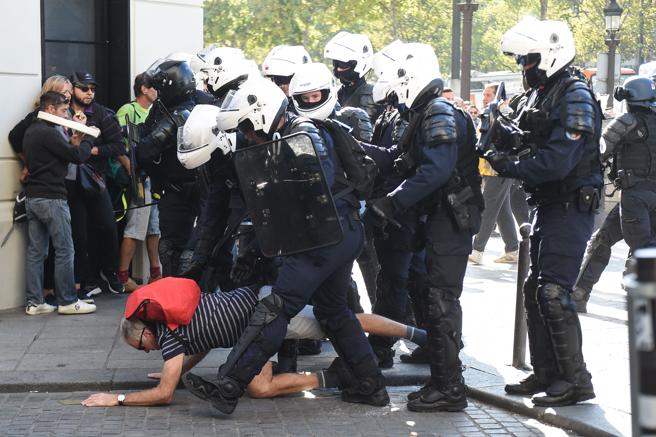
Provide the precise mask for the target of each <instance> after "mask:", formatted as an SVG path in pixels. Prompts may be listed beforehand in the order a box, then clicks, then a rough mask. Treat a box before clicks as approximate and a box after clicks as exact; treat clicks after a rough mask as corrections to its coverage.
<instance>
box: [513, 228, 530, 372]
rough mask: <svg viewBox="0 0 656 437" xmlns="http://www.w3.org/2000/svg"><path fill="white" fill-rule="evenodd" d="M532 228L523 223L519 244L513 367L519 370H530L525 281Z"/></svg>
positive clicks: (520, 229) (528, 263)
mask: <svg viewBox="0 0 656 437" xmlns="http://www.w3.org/2000/svg"><path fill="white" fill-rule="evenodd" d="M531 230H532V226H531V224H530V223H522V225H521V226H520V227H519V234H520V235H521V237H522V241H521V242H520V243H519V260H518V262H517V295H516V297H515V333H514V337H513V359H512V365H513V367H516V368H517V369H524V370H526V369H528V366H527V365H526V310H525V309H524V281H525V280H526V277H527V276H528V269H529V266H530V264H531V257H530V253H529V239H528V237H529V236H530V235H531Z"/></svg>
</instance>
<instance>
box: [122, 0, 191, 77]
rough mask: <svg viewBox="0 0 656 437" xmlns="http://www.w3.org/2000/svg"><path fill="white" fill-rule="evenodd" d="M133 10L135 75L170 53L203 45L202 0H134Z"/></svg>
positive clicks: (133, 70)
mask: <svg viewBox="0 0 656 437" xmlns="http://www.w3.org/2000/svg"><path fill="white" fill-rule="evenodd" d="M130 13H131V20H130V30H131V38H130V39H131V47H130V51H131V53H130V58H131V64H132V77H133V78H134V76H136V75H137V74H139V73H141V72H143V71H145V70H146V69H147V68H148V67H149V66H150V65H151V64H152V63H153V62H155V61H156V60H157V59H159V58H162V57H164V56H166V55H168V54H169V53H173V52H187V53H195V52H197V51H198V50H200V49H201V48H202V47H203V0H134V1H133V2H132V3H131V11H130Z"/></svg>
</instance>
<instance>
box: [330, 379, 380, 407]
mask: <svg viewBox="0 0 656 437" xmlns="http://www.w3.org/2000/svg"><path fill="white" fill-rule="evenodd" d="M342 400H343V401H344V402H351V403H355V404H367V405H373V406H374V407H384V406H385V405H387V404H389V401H390V399H389V395H388V394H387V389H385V378H384V377H383V376H382V375H380V376H370V377H367V378H359V379H358V381H357V383H356V384H355V385H352V386H350V387H346V388H344V389H343V390H342Z"/></svg>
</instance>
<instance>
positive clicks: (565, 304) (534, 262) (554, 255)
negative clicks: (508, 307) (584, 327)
mask: <svg viewBox="0 0 656 437" xmlns="http://www.w3.org/2000/svg"><path fill="white" fill-rule="evenodd" d="M501 50H502V51H503V52H504V53H507V54H510V55H514V56H515V59H516V61H517V63H518V64H519V65H521V66H522V67H523V75H524V79H525V80H526V83H527V84H528V86H529V87H530V90H529V91H528V92H527V94H526V96H525V98H524V99H523V100H522V101H520V103H519V106H518V111H519V114H520V115H521V116H520V119H519V120H520V128H522V129H523V130H525V131H529V132H530V135H529V136H528V137H525V138H524V139H523V140H522V141H523V145H525V146H527V147H531V150H532V151H533V153H532V156H531V158H530V159H524V160H520V161H518V162H516V161H515V160H514V159H513V158H511V157H510V155H509V154H508V153H505V152H502V151H501V152H496V153H495V152H494V151H492V152H488V153H487V154H486V158H487V159H488V160H489V161H490V163H491V165H492V167H493V168H494V169H495V170H496V171H497V172H498V173H499V174H500V175H501V176H505V177H512V178H515V179H521V180H522V181H523V182H524V184H525V188H526V191H527V192H528V193H530V201H529V203H531V204H532V205H535V206H536V210H535V217H534V222H533V233H532V235H531V240H530V242H531V250H530V255H531V271H530V275H529V277H528V278H527V280H526V282H525V283H524V305H525V307H526V314H527V324H528V334H529V348H530V352H531V364H532V365H533V374H531V375H530V376H529V377H528V378H526V379H525V380H523V381H521V382H520V383H518V384H508V385H506V387H505V390H506V392H507V393H510V394H521V395H534V394H537V393H540V392H543V391H544V392H546V396H534V397H533V399H532V400H533V403H534V404H535V405H539V406H562V405H572V404H575V403H577V402H582V401H585V400H587V399H592V398H593V397H594V396H595V395H594V390H593V386H592V382H591V375H590V373H589V372H588V371H587V369H586V366H585V361H584V360H583V353H582V351H581V341H582V338H581V326H580V323H579V319H578V315H577V313H576V311H575V308H574V305H573V303H572V300H571V290H572V286H573V285H574V281H575V280H576V276H577V273H578V269H579V266H580V265H581V258H582V257H583V252H584V250H585V244H586V242H587V241H588V239H589V238H590V234H591V233H592V228H593V225H594V215H595V211H596V209H597V208H598V206H599V196H600V190H601V187H602V174H601V165H600V160H599V138H600V135H601V109H600V107H599V104H598V102H597V101H596V100H595V96H594V94H593V93H592V92H591V90H590V89H589V88H588V87H587V86H586V84H585V83H584V82H583V81H581V80H580V79H578V78H576V77H573V76H571V74H570V72H569V71H568V70H567V67H568V66H569V65H570V64H571V63H572V61H573V60H574V56H575V53H576V50H575V45H574V38H573V36H572V33H571V31H570V30H569V28H568V27H567V24H565V23H564V22H561V21H538V20H536V19H534V18H530V17H529V18H525V19H523V20H522V21H520V22H519V23H518V24H517V25H515V26H514V27H513V28H512V29H510V30H509V31H508V32H506V33H505V34H504V36H503V39H502V41H501ZM506 127H507V126H506ZM491 129H492V132H494V135H498V139H499V141H498V144H501V145H503V144H513V142H512V135H511V136H510V137H509V136H508V135H507V132H508V130H507V129H505V128H504V127H503V126H501V125H496V126H494V127H492V128H491ZM519 153H521V152H519Z"/></svg>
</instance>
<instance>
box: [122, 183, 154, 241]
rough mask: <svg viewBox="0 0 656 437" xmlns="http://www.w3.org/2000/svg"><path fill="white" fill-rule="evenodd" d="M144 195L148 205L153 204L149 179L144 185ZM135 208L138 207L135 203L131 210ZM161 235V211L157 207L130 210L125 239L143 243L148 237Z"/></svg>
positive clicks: (131, 205) (131, 204) (127, 216)
mask: <svg viewBox="0 0 656 437" xmlns="http://www.w3.org/2000/svg"><path fill="white" fill-rule="evenodd" d="M144 194H145V201H146V203H147V204H148V203H151V202H152V196H151V193H150V180H149V179H146V182H145V183H144ZM134 206H136V205H135V204H134V203H130V208H132V207H134ZM159 234H160V232H159V209H158V208H157V205H153V206H145V207H143V208H134V209H129V210H128V212H127V215H126V222H125V230H124V231H123V238H132V239H134V240H139V241H143V240H145V239H146V237H147V236H148V235H159Z"/></svg>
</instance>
